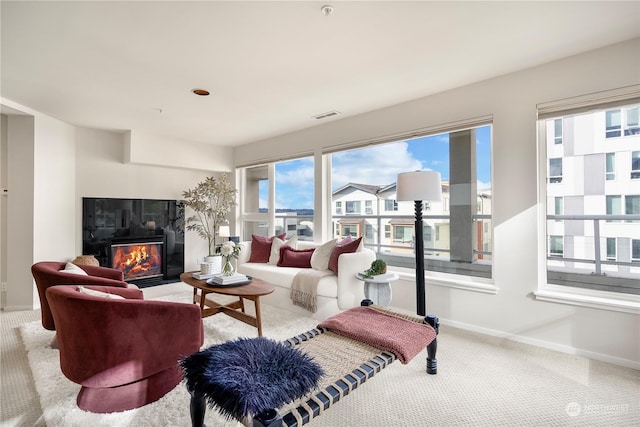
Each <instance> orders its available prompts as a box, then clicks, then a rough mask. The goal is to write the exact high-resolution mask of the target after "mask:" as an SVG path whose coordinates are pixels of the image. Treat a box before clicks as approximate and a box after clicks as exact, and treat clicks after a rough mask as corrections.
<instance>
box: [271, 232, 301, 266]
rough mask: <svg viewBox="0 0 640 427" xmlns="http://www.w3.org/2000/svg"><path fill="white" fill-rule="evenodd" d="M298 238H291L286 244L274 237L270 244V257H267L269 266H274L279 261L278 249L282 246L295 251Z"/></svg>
mask: <svg viewBox="0 0 640 427" xmlns="http://www.w3.org/2000/svg"><path fill="white" fill-rule="evenodd" d="M297 245H298V236H293V237H292V238H290V239H289V240H287V241H286V242H285V241H284V240H282V239H281V238H279V237H276V238H275V239H273V241H272V242H271V255H270V256H269V264H273V265H276V264H278V261H279V260H280V248H282V247H283V246H291V247H292V248H293V249H297Z"/></svg>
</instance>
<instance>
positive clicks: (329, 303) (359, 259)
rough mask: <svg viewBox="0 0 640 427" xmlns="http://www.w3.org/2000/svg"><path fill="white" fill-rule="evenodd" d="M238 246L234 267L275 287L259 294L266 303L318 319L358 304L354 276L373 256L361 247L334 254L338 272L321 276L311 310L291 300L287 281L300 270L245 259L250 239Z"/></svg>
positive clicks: (360, 290) (359, 287) (360, 294)
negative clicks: (263, 294) (270, 290)
mask: <svg viewBox="0 0 640 427" xmlns="http://www.w3.org/2000/svg"><path fill="white" fill-rule="evenodd" d="M240 245H241V246H242V250H241V251H240V256H239V257H238V260H237V267H236V268H237V271H238V272H239V273H242V274H246V275H249V276H251V277H257V278H259V279H262V280H264V281H266V282H269V283H271V284H272V285H274V287H275V291H274V292H273V293H272V294H270V295H267V296H265V297H262V299H261V300H262V301H264V302H265V303H266V304H269V305H273V306H276V307H279V308H283V309H285V310H289V311H293V312H295V313H299V314H302V315H307V316H313V318H315V319H318V320H323V319H326V318H327V317H329V316H333V315H334V314H337V313H339V312H340V311H342V310H346V309H349V308H351V307H356V306H358V305H360V301H362V299H363V298H364V283H363V282H362V281H360V280H358V279H357V278H356V273H357V272H359V271H364V270H366V269H368V268H369V267H371V263H372V262H373V261H374V260H375V259H376V255H375V253H374V252H373V251H372V250H371V249H367V248H364V247H361V248H360V250H359V251H357V252H353V253H343V254H341V255H340V257H339V258H338V274H337V275H336V274H331V275H329V276H325V277H323V278H322V279H321V280H320V282H319V283H318V294H317V306H318V310H317V311H316V312H315V313H311V312H310V311H307V310H305V309H304V308H302V307H298V306H296V305H294V304H293V303H292V302H291V297H290V295H291V284H292V283H293V278H294V277H295V275H296V274H297V273H298V272H299V271H301V270H304V269H303V268H296V267H278V266H276V265H274V264H269V263H266V264H265V263H255V262H248V261H249V258H250V257H251V242H250V241H247V242H240ZM320 245H321V244H320V243H314V242H307V241H300V242H298V243H297V249H306V248H313V247H318V246H320Z"/></svg>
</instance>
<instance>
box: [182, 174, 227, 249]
mask: <svg viewBox="0 0 640 427" xmlns="http://www.w3.org/2000/svg"><path fill="white" fill-rule="evenodd" d="M236 193H237V190H236V189H235V188H234V187H233V186H232V185H231V183H230V182H229V178H228V177H227V174H222V175H221V176H220V177H219V178H218V179H216V178H214V177H207V178H205V180H204V181H202V182H199V183H198V184H197V185H196V186H195V187H194V188H192V189H189V190H186V191H183V192H182V197H183V200H182V203H183V208H184V207H189V208H191V209H192V210H193V212H194V214H193V215H191V216H189V217H186V219H185V222H184V228H186V229H187V230H189V231H195V232H197V233H198V235H199V236H200V237H202V238H203V239H205V240H207V243H208V248H209V255H215V254H216V253H217V252H219V249H220V248H219V247H218V246H217V244H216V236H217V234H218V228H219V226H220V225H221V224H224V223H225V222H227V215H228V214H229V212H231V209H233V207H234V206H236V205H237V203H236Z"/></svg>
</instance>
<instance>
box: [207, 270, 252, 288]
mask: <svg viewBox="0 0 640 427" xmlns="http://www.w3.org/2000/svg"><path fill="white" fill-rule="evenodd" d="M210 280H211V282H213V283H216V284H219V285H230V284H233V283H240V282H246V281H247V280H248V277H247V276H246V275H244V274H242V273H238V272H235V273H233V275H232V276H223V275H222V274H216V275H214V276H213V277H212V278H211V279H210Z"/></svg>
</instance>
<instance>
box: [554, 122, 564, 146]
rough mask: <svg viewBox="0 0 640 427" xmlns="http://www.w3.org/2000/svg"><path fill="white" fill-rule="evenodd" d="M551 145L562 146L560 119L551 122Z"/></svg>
mask: <svg viewBox="0 0 640 427" xmlns="http://www.w3.org/2000/svg"><path fill="white" fill-rule="evenodd" d="M553 134H554V135H553V143H554V144H556V145H557V144H562V119H556V120H554V121H553Z"/></svg>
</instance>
